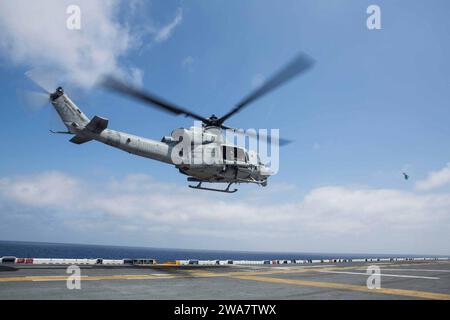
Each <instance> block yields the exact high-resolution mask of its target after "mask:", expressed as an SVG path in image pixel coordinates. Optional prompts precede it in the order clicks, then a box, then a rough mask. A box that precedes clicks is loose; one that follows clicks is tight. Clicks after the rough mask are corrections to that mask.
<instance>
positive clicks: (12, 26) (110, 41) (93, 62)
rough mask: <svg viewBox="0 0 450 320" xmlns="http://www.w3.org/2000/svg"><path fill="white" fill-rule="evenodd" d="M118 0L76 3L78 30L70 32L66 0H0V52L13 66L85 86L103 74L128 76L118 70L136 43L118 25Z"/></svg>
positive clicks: (133, 38) (120, 69) (69, 2)
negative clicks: (47, 72)
mask: <svg viewBox="0 0 450 320" xmlns="http://www.w3.org/2000/svg"><path fill="white" fill-rule="evenodd" d="M120 3H121V1H119V0H109V1H101V0H78V1H76V4H77V5H78V6H79V7H80V9H81V30H69V29H67V27H66V20H67V19H68V17H69V15H68V14H67V13H66V9H67V7H68V6H69V5H71V4H74V1H70V0H43V1H28V0H15V1H1V2H0V28H1V30H2V32H1V34H0V50H1V54H2V55H4V56H6V57H7V59H10V60H12V61H13V62H14V63H16V64H20V65H26V66H29V67H32V68H35V67H37V68H48V69H50V70H56V71H59V72H61V73H63V74H64V75H67V76H68V77H69V80H72V81H75V82H76V83H77V84H82V85H86V86H90V85H92V84H94V83H95V82H96V81H97V80H98V78H99V77H100V76H102V75H104V74H107V73H122V74H128V70H127V68H124V67H121V66H119V62H118V60H119V58H120V57H122V56H124V55H125V54H126V53H127V52H128V51H129V50H130V49H132V48H133V47H134V46H135V45H136V44H137V43H138V41H139V39H137V38H135V37H133V35H132V33H131V32H130V28H129V27H127V26H126V25H125V24H123V23H120V22H119V20H118V14H119V9H120Z"/></svg>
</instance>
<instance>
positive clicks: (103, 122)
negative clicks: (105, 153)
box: [85, 116, 108, 133]
mask: <svg viewBox="0 0 450 320" xmlns="http://www.w3.org/2000/svg"><path fill="white" fill-rule="evenodd" d="M107 127H108V119H104V118H101V117H99V116H95V117H94V118H92V120H91V121H90V122H89V123H88V124H87V125H86V127H85V129H86V130H89V131H91V132H93V133H101V132H102V131H103V130H105V129H106V128H107Z"/></svg>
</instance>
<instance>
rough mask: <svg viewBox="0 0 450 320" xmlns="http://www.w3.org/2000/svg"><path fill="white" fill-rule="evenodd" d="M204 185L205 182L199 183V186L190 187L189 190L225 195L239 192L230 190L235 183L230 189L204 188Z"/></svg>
mask: <svg viewBox="0 0 450 320" xmlns="http://www.w3.org/2000/svg"><path fill="white" fill-rule="evenodd" d="M202 183H203V182H199V183H198V185H196V186H189V188H192V189H198V190H206V191H215V192H223V193H235V192H237V191H238V190H237V189H233V190H230V187H231V185H232V184H233V182H232V183H230V184H228V187H227V188H226V189H214V188H205V187H202Z"/></svg>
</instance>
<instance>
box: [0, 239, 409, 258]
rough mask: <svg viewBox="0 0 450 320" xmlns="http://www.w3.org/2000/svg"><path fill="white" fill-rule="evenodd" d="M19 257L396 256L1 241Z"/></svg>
mask: <svg viewBox="0 0 450 320" xmlns="http://www.w3.org/2000/svg"><path fill="white" fill-rule="evenodd" d="M2 256H15V257H19V258H79V259H82V258H103V259H123V258H131V259H133V258H148V259H157V260H158V261H159V262H165V261H174V260H184V259H198V260H215V259H223V260H272V259H331V258H353V259H356V258H363V257H367V256H370V257H373V258H382V257H384V258H389V257H394V255H383V254H348V253H347V254H345V253H296V252H283V253H281V252H246V251H213V250H189V249H162V248H146V247H125V246H104V245H86V244H62V243H43V242H18V241H0V257H2ZM395 257H417V256H415V255H395Z"/></svg>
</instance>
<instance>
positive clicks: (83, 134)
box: [51, 89, 271, 186]
mask: <svg viewBox="0 0 450 320" xmlns="http://www.w3.org/2000/svg"><path fill="white" fill-rule="evenodd" d="M51 100H52V105H53V106H54V108H55V109H56V111H57V112H58V114H59V116H60V117H61V119H62V121H63V123H64V125H65V126H66V127H67V129H68V133H70V134H73V135H75V136H74V137H73V138H72V139H71V140H70V141H71V142H73V143H76V144H83V143H86V142H89V141H91V140H95V141H99V142H102V143H104V144H107V145H109V146H112V147H114V148H117V149H120V150H123V151H126V152H129V153H131V154H134V155H137V156H141V157H145V158H149V159H153V160H157V161H161V162H164V163H167V164H172V165H175V166H176V167H177V168H178V169H179V171H180V172H181V173H183V174H185V175H187V176H189V178H188V179H189V181H198V182H202V181H203V182H212V183H215V182H224V183H256V184H260V185H263V186H265V185H266V184H267V178H268V177H269V176H270V175H271V172H270V170H268V169H267V168H266V167H265V166H264V165H263V164H261V163H260V161H259V158H258V156H257V154H256V153H255V152H252V151H247V150H245V149H244V148H239V147H237V146H234V145H230V144H227V143H226V141H225V138H224V134H223V132H222V129H218V128H214V127H213V128H208V127H200V128H198V127H191V128H187V129H177V130H174V132H172V135H171V136H166V137H163V138H162V140H161V141H156V140H151V139H147V138H143V137H140V136H136V135H132V134H128V133H124V132H119V131H115V130H111V129H108V128H107V126H108V120H106V119H104V118H100V117H97V116H96V117H94V118H93V119H91V120H90V119H89V118H88V117H87V116H86V115H85V114H84V113H83V112H82V111H81V110H80V109H79V108H78V107H77V106H76V105H75V103H73V102H72V101H71V100H70V98H69V97H68V96H67V95H66V94H64V92H63V91H62V89H61V92H60V93H59V94H58V91H57V92H56V93H55V94H54V95H53V96H52V99H51ZM180 136H182V137H183V139H180ZM187 141H189V142H187ZM183 142H184V144H185V147H184V148H182V144H183ZM186 143H188V145H187V147H186ZM186 151H188V152H186Z"/></svg>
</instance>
